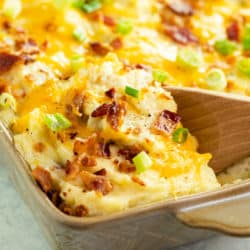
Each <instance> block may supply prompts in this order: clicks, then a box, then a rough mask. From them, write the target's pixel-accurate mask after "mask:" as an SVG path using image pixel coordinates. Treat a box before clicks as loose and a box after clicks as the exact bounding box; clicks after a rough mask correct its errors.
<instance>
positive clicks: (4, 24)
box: [3, 21, 11, 30]
mask: <svg viewBox="0 0 250 250" xmlns="http://www.w3.org/2000/svg"><path fill="white" fill-rule="evenodd" d="M3 28H4V29H5V30H9V29H10V28H11V24H10V22H8V21H4V22H3Z"/></svg>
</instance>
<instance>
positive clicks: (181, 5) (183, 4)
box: [167, 0, 194, 16]
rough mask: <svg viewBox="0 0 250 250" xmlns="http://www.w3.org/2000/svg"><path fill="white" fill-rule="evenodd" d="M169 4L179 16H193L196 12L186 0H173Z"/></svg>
mask: <svg viewBox="0 0 250 250" xmlns="http://www.w3.org/2000/svg"><path fill="white" fill-rule="evenodd" d="M167 6H168V8H169V9H170V10H171V11H172V12H173V13H174V14H176V15H179V16H192V15H193V14H194V10H193V8H192V6H191V5H190V4H189V3H188V2H187V1H184V0H177V1H176V0H174V1H171V2H169V3H168V4H167Z"/></svg>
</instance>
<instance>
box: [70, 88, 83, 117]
mask: <svg viewBox="0 0 250 250" xmlns="http://www.w3.org/2000/svg"><path fill="white" fill-rule="evenodd" d="M84 101H85V95H84V94H83V93H82V92H77V93H76V94H75V96H74V98H73V105H74V107H75V108H76V109H77V111H78V112H79V113H83V106H84Z"/></svg>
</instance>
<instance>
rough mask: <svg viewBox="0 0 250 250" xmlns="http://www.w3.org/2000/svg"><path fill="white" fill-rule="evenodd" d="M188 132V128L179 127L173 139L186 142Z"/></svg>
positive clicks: (177, 141) (180, 142)
mask: <svg viewBox="0 0 250 250" xmlns="http://www.w3.org/2000/svg"><path fill="white" fill-rule="evenodd" d="M188 133H189V131H188V129H187V128H177V129H176V130H175V131H174V133H173V141H174V142H176V143H179V144H182V143H184V142H186V140H187V138H188Z"/></svg>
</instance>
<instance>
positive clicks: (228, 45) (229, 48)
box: [214, 39, 237, 56]
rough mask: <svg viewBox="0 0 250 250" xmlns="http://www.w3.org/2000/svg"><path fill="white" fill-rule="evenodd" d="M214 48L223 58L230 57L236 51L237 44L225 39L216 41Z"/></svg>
mask: <svg viewBox="0 0 250 250" xmlns="http://www.w3.org/2000/svg"><path fill="white" fill-rule="evenodd" d="M214 48H215V49H216V50H217V51H218V52H219V53H220V54H221V55H223V56H228V55H231V54H232V53H233V52H234V51H235V50H236V49H237V44H236V43H235V42H232V41H229V40H227V39H222V40H217V41H216V42H215V43H214Z"/></svg>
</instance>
